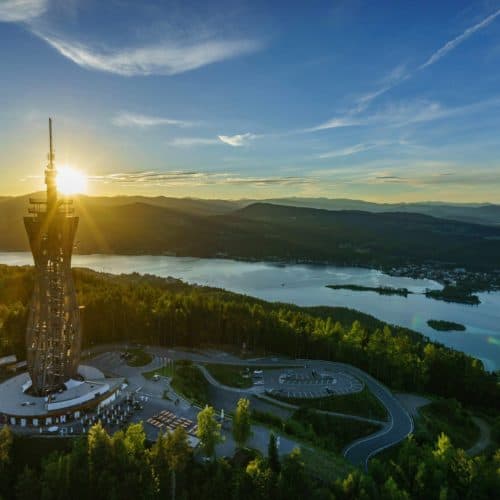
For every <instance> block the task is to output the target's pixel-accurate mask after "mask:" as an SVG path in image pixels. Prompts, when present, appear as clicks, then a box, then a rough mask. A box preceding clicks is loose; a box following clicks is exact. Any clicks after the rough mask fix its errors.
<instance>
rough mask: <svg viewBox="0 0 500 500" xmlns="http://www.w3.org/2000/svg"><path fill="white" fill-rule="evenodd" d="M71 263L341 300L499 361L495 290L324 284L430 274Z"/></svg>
mask: <svg viewBox="0 0 500 500" xmlns="http://www.w3.org/2000/svg"><path fill="white" fill-rule="evenodd" d="M0 263H3V264H9V265H26V264H29V265H31V264H32V263H33V259H32V257H31V254H30V253H28V252H0ZM73 265H74V266H77V267H88V268H90V269H94V270H95V271H104V272H107V273H112V274H120V273H131V272H137V273H141V274H146V273H148V274H155V275H157V276H163V277H167V276H172V277H175V278H179V279H182V280H183V281H186V282H188V283H198V284H200V285H209V286H214V287H219V288H225V289H227V290H231V291H233V292H238V293H244V294H247V295H252V296H254V297H258V298H261V299H264V300H269V301H280V302H290V303H293V304H297V305H299V306H317V305H325V306H343V307H349V308H351V309H357V310H359V311H362V312H364V313H368V314H371V315H373V316H375V317H377V318H379V319H381V320H383V321H386V322H388V323H393V324H398V325H401V326H406V327H408V328H412V329H413V330H416V331H419V332H421V333H423V334H425V335H428V336H429V337H430V338H432V339H434V340H437V341H439V342H441V343H443V344H445V345H447V346H450V347H453V348H455V349H458V350H461V351H464V352H467V353H469V354H471V355H472V356H475V357H477V358H479V359H481V360H482V361H483V363H484V364H485V367H486V368H487V369H489V370H496V369H498V368H499V367H500V292H492V293H479V294H477V295H478V296H479V298H480V300H481V304H480V305H479V306H470V305H465V304H452V303H446V302H442V301H437V300H432V299H428V298H427V297H425V296H424V295H408V297H407V298H405V297H401V296H398V295H391V296H388V295H379V294H377V293H376V292H365V291H363V292H358V291H350V290H332V289H329V288H326V286H325V285H330V284H355V285H362V286H371V287H378V286H390V287H395V288H408V290H410V291H412V292H424V291H425V289H427V288H440V285H439V284H438V283H436V282H435V281H431V280H418V279H412V278H402V277H394V276H389V275H387V274H384V273H382V272H381V271H377V270H374V269H364V268H352V267H337V266H317V265H300V264H287V265H281V264H274V263H268V262H240V261H235V260H230V259H198V258H190V257H170V256H148V255H141V256H123V255H75V256H74V258H73ZM428 319H437V320H448V321H455V322H457V323H462V324H464V325H465V326H466V328H467V330H466V331H465V332H436V331H435V330H433V329H431V328H430V327H429V326H428V325H427V320H428Z"/></svg>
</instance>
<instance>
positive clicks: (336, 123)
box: [298, 113, 362, 132]
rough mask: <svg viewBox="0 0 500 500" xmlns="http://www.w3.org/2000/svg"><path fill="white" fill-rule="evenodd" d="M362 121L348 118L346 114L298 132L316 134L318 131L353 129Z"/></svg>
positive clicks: (351, 117)
mask: <svg viewBox="0 0 500 500" xmlns="http://www.w3.org/2000/svg"><path fill="white" fill-rule="evenodd" d="M361 124H362V120H359V119H358V118H355V117H353V116H350V113H348V114H347V115H346V116H339V117H336V118H332V119H330V120H328V121H326V122H324V123H320V124H319V125H315V126H314V127H309V128H305V129H302V130H299V131H298V132H317V131H319V130H327V129H331V128H343V127H353V126H356V125H361Z"/></svg>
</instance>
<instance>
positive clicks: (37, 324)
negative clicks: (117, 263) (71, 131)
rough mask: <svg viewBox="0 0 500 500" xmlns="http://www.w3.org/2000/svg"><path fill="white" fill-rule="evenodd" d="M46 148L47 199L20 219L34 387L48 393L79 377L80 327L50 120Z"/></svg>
mask: <svg viewBox="0 0 500 500" xmlns="http://www.w3.org/2000/svg"><path fill="white" fill-rule="evenodd" d="M49 137H50V150H49V155H48V159H49V162H48V165H47V167H46V169H45V184H46V186H47V196H46V199H45V200H35V199H30V204H31V207H30V208H29V213H30V215H29V216H27V217H25V218H24V225H25V227H26V232H27V233H28V238H29V243H30V248H31V253H32V254H33V259H34V263H35V286H34V292H33V297H32V301H31V306H30V311H29V318H28V326H27V332H26V344H27V361H28V371H29V373H30V376H31V382H32V391H33V393H34V394H37V395H47V394H50V393H52V392H54V391H57V390H58V389H60V388H61V387H62V385H63V384H64V382H66V381H67V380H69V379H70V378H73V377H75V376H76V375H77V370H78V364H79V361H80V349H81V325H80V315H79V309H78V304H77V300H76V293H75V287H74V283H73V277H72V274H71V256H72V251H73V242H74V239H75V233H76V230H77V227H78V217H75V216H74V209H73V206H72V200H69V199H66V198H60V197H59V196H58V192H57V183H56V180H57V170H56V167H55V162H54V150H53V146H52V120H51V119H49Z"/></svg>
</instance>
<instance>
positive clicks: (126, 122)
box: [112, 111, 194, 128]
mask: <svg viewBox="0 0 500 500" xmlns="http://www.w3.org/2000/svg"><path fill="white" fill-rule="evenodd" d="M112 122H113V124H114V125H116V126H117V127H140V128H149V127H157V126H161V125H167V126H168V125H171V126H175V127H190V126H192V125H194V123H193V122H189V121H185V120H174V119H172V118H165V117H160V116H150V115H143V114H139V113H130V112H127V111H123V112H121V113H118V114H117V115H115V116H114V117H113V119H112Z"/></svg>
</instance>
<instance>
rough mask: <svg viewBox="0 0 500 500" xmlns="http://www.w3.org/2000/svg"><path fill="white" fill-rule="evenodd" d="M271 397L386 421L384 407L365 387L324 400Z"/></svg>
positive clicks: (300, 404)
mask: <svg viewBox="0 0 500 500" xmlns="http://www.w3.org/2000/svg"><path fill="white" fill-rule="evenodd" d="M271 397H273V398H275V399H278V400H279V401H284V402H285V403H290V404H293V405H297V406H300V407H301V408H313V409H316V410H325V411H333V412H337V413H346V414H348V415H357V416H359V417H366V418H373V419H374V420H387V411H386V409H385V407H384V405H383V404H382V403H381V402H380V401H379V400H378V399H377V398H376V397H375V396H374V395H373V394H372V393H371V391H370V390H369V389H368V388H367V387H365V388H364V389H363V390H362V391H361V392H356V393H354V394H344V395H342V396H327V397H325V398H314V399H302V398H287V397H283V396H279V395H276V394H273V395H272V396H271Z"/></svg>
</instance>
